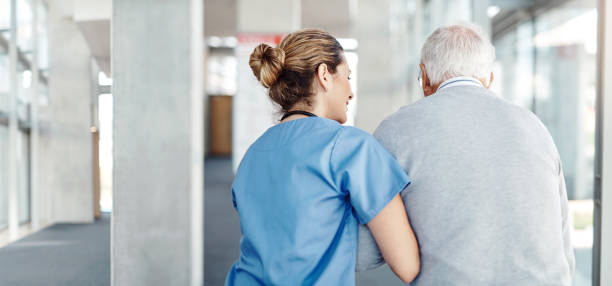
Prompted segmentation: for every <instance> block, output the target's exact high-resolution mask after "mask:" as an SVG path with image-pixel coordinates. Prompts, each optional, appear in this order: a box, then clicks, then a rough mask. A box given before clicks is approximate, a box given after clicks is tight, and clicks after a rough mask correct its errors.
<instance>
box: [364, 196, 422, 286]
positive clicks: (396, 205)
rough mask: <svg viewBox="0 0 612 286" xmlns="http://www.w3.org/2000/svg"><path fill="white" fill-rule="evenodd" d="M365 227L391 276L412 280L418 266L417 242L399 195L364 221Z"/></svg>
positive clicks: (419, 264)
mask: <svg viewBox="0 0 612 286" xmlns="http://www.w3.org/2000/svg"><path fill="white" fill-rule="evenodd" d="M368 227H369V228H370V231H371V232H372V235H373V236H374V239H375V240H376V244H378V248H379V249H380V252H381V253H382V256H383V257H384V258H385V261H387V264H389V267H391V270H393V272H394V273H395V275H397V276H398V277H399V278H400V279H401V280H402V281H403V282H404V283H409V282H411V281H412V280H414V278H416V276H417V275H418V274H419V270H420V268H421V260H420V258H419V245H418V243H417V240H416V237H415V236H414V232H413V231H412V227H411V226H410V222H408V216H407V215H406V209H405V207H404V202H403V201H402V198H401V197H400V196H399V195H396V196H395V197H394V198H393V199H392V200H391V202H389V204H387V206H385V207H384V208H383V209H382V210H381V211H380V212H379V213H378V215H376V216H375V217H374V218H373V219H372V220H371V221H370V222H369V223H368Z"/></svg>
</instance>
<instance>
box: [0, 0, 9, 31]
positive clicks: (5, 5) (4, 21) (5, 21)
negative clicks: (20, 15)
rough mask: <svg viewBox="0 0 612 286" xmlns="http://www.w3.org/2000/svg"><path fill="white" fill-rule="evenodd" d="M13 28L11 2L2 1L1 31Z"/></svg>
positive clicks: (0, 12) (0, 6)
mask: <svg viewBox="0 0 612 286" xmlns="http://www.w3.org/2000/svg"><path fill="white" fill-rule="evenodd" d="M10 26H11V1H10V0H0V31H2V30H8V29H9V27H10Z"/></svg>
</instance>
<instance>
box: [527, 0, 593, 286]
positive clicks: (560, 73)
mask: <svg viewBox="0 0 612 286" xmlns="http://www.w3.org/2000/svg"><path fill="white" fill-rule="evenodd" d="M595 5H596V3H595V1H572V2H570V3H568V4H566V5H564V6H562V7H559V8H557V9H554V10H552V11H550V12H549V13H547V14H545V15H543V16H542V17H540V18H538V19H537V20H536V22H535V24H536V31H537V34H536V36H535V37H534V42H535V46H536V56H537V59H538V60H537V62H536V69H535V71H536V78H535V79H536V86H541V87H542V88H541V89H536V97H535V113H536V114H537V115H538V116H539V117H540V118H541V119H542V121H543V122H544V124H546V126H547V127H548V129H549V130H550V133H551V134H552V136H553V138H554V139H555V142H556V143H557V148H558V149H559V153H560V154H561V160H562V161H563V168H564V172H565V180H566V184H567V192H568V197H569V199H570V200H572V201H571V202H570V211H571V214H570V215H571V220H573V227H574V229H573V232H572V239H573V241H574V246H575V248H576V258H577V263H576V267H577V275H576V280H575V284H576V285H590V283H591V282H590V280H591V255H592V253H591V250H592V244H593V201H592V200H593V166H594V153H595V152H594V150H595V146H594V139H595V90H596V46H597V45H596V39H597V38H596V35H597V12H596V10H595Z"/></svg>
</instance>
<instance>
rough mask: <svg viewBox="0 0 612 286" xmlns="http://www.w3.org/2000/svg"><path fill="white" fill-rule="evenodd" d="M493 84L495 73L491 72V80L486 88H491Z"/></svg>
mask: <svg viewBox="0 0 612 286" xmlns="http://www.w3.org/2000/svg"><path fill="white" fill-rule="evenodd" d="M492 83H493V72H491V78H490V79H489V84H487V86H486V88H489V87H491V84H492Z"/></svg>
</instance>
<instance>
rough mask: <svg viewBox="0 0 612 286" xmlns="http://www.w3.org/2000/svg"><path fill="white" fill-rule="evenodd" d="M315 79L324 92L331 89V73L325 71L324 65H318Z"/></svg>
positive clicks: (325, 66)
mask: <svg viewBox="0 0 612 286" xmlns="http://www.w3.org/2000/svg"><path fill="white" fill-rule="evenodd" d="M317 79H318V81H319V84H320V85H321V87H322V88H323V90H324V91H328V90H329V89H330V88H331V84H332V81H331V73H330V72H329V70H328V69H327V65H326V64H320V65H319V67H318V68H317Z"/></svg>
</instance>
